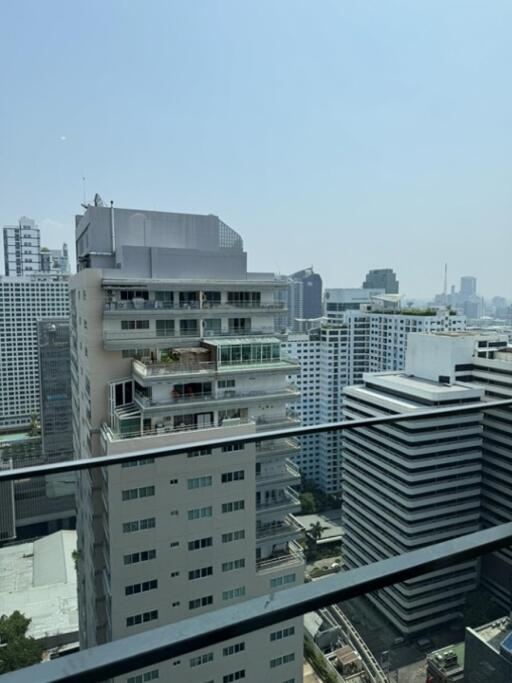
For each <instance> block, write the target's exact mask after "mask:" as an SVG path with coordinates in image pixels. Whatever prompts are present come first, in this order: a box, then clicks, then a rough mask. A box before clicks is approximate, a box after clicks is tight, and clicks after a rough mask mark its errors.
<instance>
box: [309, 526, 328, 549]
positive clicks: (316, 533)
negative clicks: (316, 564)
mask: <svg viewBox="0 0 512 683" xmlns="http://www.w3.org/2000/svg"><path fill="white" fill-rule="evenodd" d="M327 528H328V527H326V526H323V524H322V523H321V522H315V523H314V524H311V526H310V527H309V529H308V534H309V536H310V537H311V538H312V539H313V542H314V544H315V546H316V544H317V543H318V541H319V540H320V539H321V538H322V534H323V532H324V531H325V530H326V529H327Z"/></svg>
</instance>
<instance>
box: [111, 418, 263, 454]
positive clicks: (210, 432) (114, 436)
mask: <svg viewBox="0 0 512 683" xmlns="http://www.w3.org/2000/svg"><path fill="white" fill-rule="evenodd" d="M249 424H254V421H253V420H250V419H248V418H233V419H224V420H220V421H218V422H215V421H212V422H210V423H208V424H203V423H197V424H181V425H179V426H178V427H171V426H168V425H166V424H163V425H162V426H159V427H155V428H153V429H143V430H140V429H137V430H134V431H126V432H124V431H123V432H120V431H118V430H116V429H113V428H112V427H110V426H109V425H107V424H105V423H103V424H102V425H101V436H102V438H103V439H104V440H105V442H107V443H113V442H118V441H125V440H127V439H150V438H152V437H154V438H156V437H162V436H166V435H175V434H181V433H183V432H195V431H197V432H203V433H202V434H200V435H198V437H197V438H198V439H200V438H211V439H215V438H219V435H218V434H216V433H215V431H214V430H216V429H223V430H225V429H228V428H230V427H239V426H240V425H249ZM205 432H207V433H206V434H205ZM148 447H149V445H148Z"/></svg>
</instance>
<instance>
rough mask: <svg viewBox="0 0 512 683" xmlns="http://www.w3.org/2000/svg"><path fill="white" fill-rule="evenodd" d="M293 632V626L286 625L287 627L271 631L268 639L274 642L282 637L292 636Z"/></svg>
mask: <svg viewBox="0 0 512 683" xmlns="http://www.w3.org/2000/svg"><path fill="white" fill-rule="evenodd" d="M294 634H295V626H288V627H287V628H282V629H279V631H273V632H272V633H271V634H270V641H271V642H274V640H282V639H283V638H288V637H289V636H293V635H294Z"/></svg>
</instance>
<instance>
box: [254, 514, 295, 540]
mask: <svg viewBox="0 0 512 683" xmlns="http://www.w3.org/2000/svg"><path fill="white" fill-rule="evenodd" d="M300 534H302V527H301V526H300V524H299V523H298V522H297V521H296V520H295V519H294V518H293V517H292V516H288V517H286V518H285V520H284V521H280V522H273V523H271V524H259V525H257V526H256V540H257V541H262V542H263V541H266V540H272V539H275V538H279V537H281V536H288V535H290V536H291V535H295V536H299V535H300Z"/></svg>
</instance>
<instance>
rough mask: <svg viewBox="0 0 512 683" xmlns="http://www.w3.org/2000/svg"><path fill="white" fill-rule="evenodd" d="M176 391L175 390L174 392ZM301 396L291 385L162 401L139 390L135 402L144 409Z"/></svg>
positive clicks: (202, 394) (212, 393) (211, 393)
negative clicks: (269, 389) (266, 389)
mask: <svg viewBox="0 0 512 683" xmlns="http://www.w3.org/2000/svg"><path fill="white" fill-rule="evenodd" d="M173 393H174V392H173ZM299 396H300V391H298V390H297V389H295V388H294V387H291V386H283V387H276V388H275V389H273V390H272V391H262V390H261V391H237V390H235V389H226V390H220V391H217V392H213V391H205V392H197V393H192V394H185V395H182V396H176V397H174V396H173V397H169V398H166V399H163V400H160V401H156V400H154V399H152V398H150V397H148V396H145V395H144V394H142V393H140V392H139V391H136V392H135V403H137V404H138V405H139V406H140V407H141V408H143V409H146V410H147V409H152V408H154V409H165V408H172V407H174V406H177V405H182V404H184V403H186V404H187V405H190V404H191V403H204V402H214V401H215V402H219V401H220V402H223V401H224V402H226V401H228V402H232V401H233V400H238V399H241V400H247V401H250V400H251V399H253V400H259V399H260V398H262V399H263V398H269V399H273V400H278V399H282V400H287V401H295V400H296V399H297V398H298V397H299Z"/></svg>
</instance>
